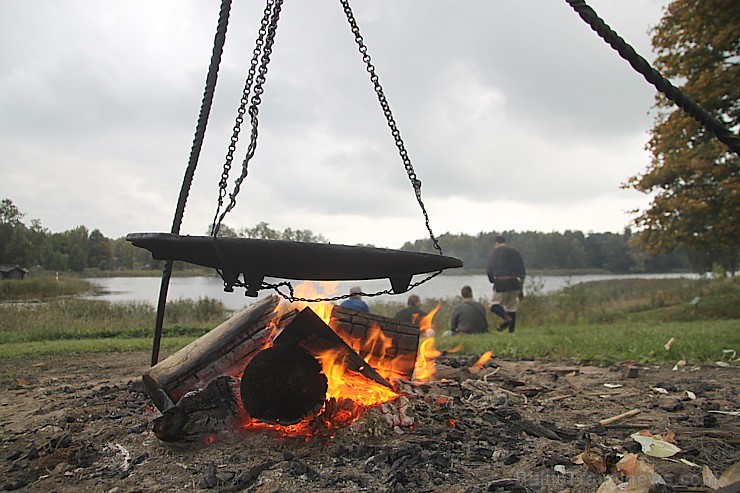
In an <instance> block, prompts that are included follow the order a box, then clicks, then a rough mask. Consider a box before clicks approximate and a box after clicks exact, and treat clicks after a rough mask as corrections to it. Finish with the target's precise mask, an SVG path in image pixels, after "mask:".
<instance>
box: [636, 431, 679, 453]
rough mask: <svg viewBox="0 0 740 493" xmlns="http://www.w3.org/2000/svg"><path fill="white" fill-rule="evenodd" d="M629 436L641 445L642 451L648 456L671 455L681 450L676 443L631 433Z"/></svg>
mask: <svg viewBox="0 0 740 493" xmlns="http://www.w3.org/2000/svg"><path fill="white" fill-rule="evenodd" d="M630 437H631V438H632V439H633V440H634V441H636V442H637V443H639V444H640V445H641V446H642V452H643V453H644V454H645V455H649V456H650V457H673V456H674V455H676V454H677V453H679V452H680V451H681V449H680V448H678V447H677V446H676V445H674V444H672V443H668V442H666V441H664V440H659V439H657V438H654V437H652V436H645V435H641V434H640V433H633V434H632V435H630Z"/></svg>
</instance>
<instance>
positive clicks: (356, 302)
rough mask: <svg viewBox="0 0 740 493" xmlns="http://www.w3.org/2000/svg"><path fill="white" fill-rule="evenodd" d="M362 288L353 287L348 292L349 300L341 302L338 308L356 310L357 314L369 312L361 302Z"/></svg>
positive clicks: (368, 308) (365, 304)
mask: <svg viewBox="0 0 740 493" xmlns="http://www.w3.org/2000/svg"><path fill="white" fill-rule="evenodd" d="M361 293H362V288H361V287H360V286H353V287H352V288H350V290H349V294H350V296H349V298H347V299H346V300H344V301H342V302H341V303H340V304H339V306H341V307H343V308H350V309H352V310H357V311H358V312H369V311H370V307H369V306H367V303H365V302H364V301H363V300H362V294H361Z"/></svg>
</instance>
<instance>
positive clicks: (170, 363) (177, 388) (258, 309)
mask: <svg viewBox="0 0 740 493" xmlns="http://www.w3.org/2000/svg"><path fill="white" fill-rule="evenodd" d="M277 303H278V297H277V296H270V297H268V298H265V299H263V300H260V301H258V302H256V303H254V304H253V305H251V306H249V307H248V308H247V309H245V310H244V311H242V312H240V313H238V314H237V315H235V316H233V317H232V318H230V319H229V320H227V321H226V322H224V323H222V324H221V325H219V326H218V327H216V328H214V329H213V330H211V331H210V332H208V333H207V334H205V335H204V336H202V337H200V338H199V339H197V340H195V341H193V342H192V343H190V344H188V345H187V346H185V347H184V348H182V349H180V350H179V351H177V352H176V353H175V354H173V355H171V356H170V357H168V358H166V359H164V360H162V361H160V362H159V363H158V364H156V365H155V366H153V367H152V368H150V369H149V370H148V371H147V372H146V373H145V374H144V376H143V381H144V389H145V390H146V393H147V394H148V395H149V397H150V398H151V399H152V401H153V402H154V404H155V405H156V406H157V408H158V409H159V410H160V411H166V410H167V409H169V408H171V407H173V406H174V405H175V404H176V403H177V402H178V401H179V400H180V399H181V398H182V396H183V395H185V394H186V393H187V392H190V391H192V390H195V389H199V388H203V387H205V386H206V385H208V383H209V382H211V381H212V380H214V379H216V378H218V377H220V376H222V375H230V376H239V374H240V373H241V371H242V369H243V368H244V366H245V365H246V363H247V362H248V361H249V360H251V359H252V358H253V357H254V355H255V354H257V353H258V352H259V351H260V350H262V349H263V348H264V346H265V343H266V342H267V339H268V337H269V335H270V334H271V330H272V329H271V328H270V327H269V324H270V322H271V321H272V320H273V319H274V316H275V314H274V311H275V308H276V306H277ZM288 317H290V315H289V316H288Z"/></svg>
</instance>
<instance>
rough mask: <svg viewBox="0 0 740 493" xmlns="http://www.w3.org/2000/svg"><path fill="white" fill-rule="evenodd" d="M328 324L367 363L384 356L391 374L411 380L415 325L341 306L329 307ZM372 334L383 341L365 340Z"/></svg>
mask: <svg viewBox="0 0 740 493" xmlns="http://www.w3.org/2000/svg"><path fill="white" fill-rule="evenodd" d="M329 325H330V326H331V328H332V329H334V331H335V332H336V333H337V334H339V336H340V337H341V338H342V339H343V340H345V341H346V342H347V343H348V344H349V345H350V346H352V348H353V349H355V350H356V351H357V353H358V354H359V355H360V357H361V358H362V359H363V360H365V361H368V362H370V363H371V364H372V363H373V362H374V361H379V360H384V361H386V362H388V363H389V364H390V368H388V369H389V370H390V373H392V375H393V376H394V377H395V378H403V379H406V380H411V377H412V376H413V374H414V367H415V366H416V356H417V352H418V350H419V337H420V331H419V327H418V326H416V325H413V324H408V323H405V322H398V321H397V320H392V319H388V318H385V317H382V316H380V315H375V314H372V313H366V312H358V311H355V310H350V309H347V308H342V307H341V306H335V307H334V308H333V309H332V312H331V321H330V323H329ZM374 337H375V338H377V339H383V340H385V341H387V344H381V343H377V344H368V343H367V342H368V341H369V340H371V339H372V338H374ZM355 341H357V342H359V343H360V344H355ZM377 342H382V341H377Z"/></svg>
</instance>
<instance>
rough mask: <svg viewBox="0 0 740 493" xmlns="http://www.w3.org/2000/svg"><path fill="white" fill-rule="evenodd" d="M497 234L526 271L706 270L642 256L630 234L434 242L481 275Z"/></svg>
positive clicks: (677, 257)
mask: <svg viewBox="0 0 740 493" xmlns="http://www.w3.org/2000/svg"><path fill="white" fill-rule="evenodd" d="M499 234H501V235H503V236H504V237H505V238H506V242H507V243H508V244H509V245H511V246H513V247H515V248H516V249H517V250H519V252H520V253H521V254H522V257H523V258H524V262H525V264H526V267H527V269H528V270H549V271H555V270H594V271H597V270H603V271H609V272H614V273H629V272H669V271H677V270H695V271H698V272H705V271H707V270H708V269H707V266H706V265H703V264H705V263H706V262H705V260H704V259H703V258H701V257H700V256H695V258H691V257H689V256H688V255H687V254H686V253H685V252H683V251H680V250H677V251H674V252H673V253H670V254H662V255H655V256H653V255H649V254H646V253H645V252H643V251H641V250H640V249H639V248H637V247H636V246H633V245H632V242H631V241H630V240H631V239H632V233H631V232H630V231H629V230H625V232H624V233H622V234H616V233H589V234H584V233H582V232H580V231H566V232H564V233H555V232H554V233H540V232H535V231H526V232H521V233H518V232H515V231H503V232H496V231H492V232H488V233H479V234H478V235H475V236H473V235H466V234H458V235H452V234H449V233H446V234H443V235H441V236H440V237H439V238H438V241H439V245H440V247H441V248H442V250H443V251H444V253H445V255H450V256H453V257H457V258H459V259H460V260H462V261H463V263H464V265H465V268H466V269H485V268H486V262H487V260H488V255H489V254H490V252H491V249H492V248H493V240H494V238H495V237H496V236H497V235H499ZM402 249H403V250H411V251H416V252H430V253H433V252H435V250H434V248H433V246H432V241H431V239H424V240H416V241H414V242H407V243H405V244H404V245H403V247H402ZM709 267H710V268H711V265H710V266H709Z"/></svg>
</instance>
